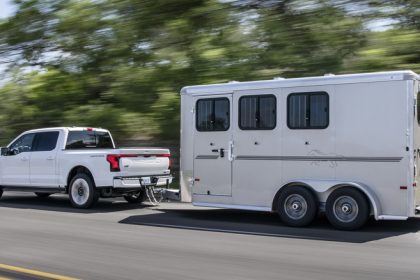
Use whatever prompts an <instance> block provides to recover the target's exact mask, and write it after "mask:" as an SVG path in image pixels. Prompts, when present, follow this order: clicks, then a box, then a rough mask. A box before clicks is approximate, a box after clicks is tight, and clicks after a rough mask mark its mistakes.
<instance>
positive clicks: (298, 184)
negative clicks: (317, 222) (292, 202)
mask: <svg viewBox="0 0 420 280" xmlns="http://www.w3.org/2000/svg"><path fill="white" fill-rule="evenodd" d="M290 187H303V188H305V189H307V190H309V191H310V192H311V193H312V194H313V195H314V196H315V198H317V195H316V192H315V190H314V189H313V188H312V187H311V186H310V185H308V184H307V183H305V182H303V181H294V182H289V183H287V184H285V185H283V186H282V187H281V188H280V189H279V190H278V191H277V192H276V194H275V195H274V198H273V201H272V205H271V209H272V211H276V210H277V200H278V198H279V196H280V194H281V192H282V191H284V190H285V189H286V188H290Z"/></svg>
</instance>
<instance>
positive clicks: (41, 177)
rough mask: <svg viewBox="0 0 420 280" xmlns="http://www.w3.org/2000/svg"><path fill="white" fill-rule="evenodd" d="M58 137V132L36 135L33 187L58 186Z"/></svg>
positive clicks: (31, 164)
mask: <svg viewBox="0 0 420 280" xmlns="http://www.w3.org/2000/svg"><path fill="white" fill-rule="evenodd" d="M58 135H59V132H58V131H47V132H38V133H36V135H35V140H34V145H33V148H32V154H31V160H30V170H31V171H30V183H31V186H36V187H57V186H58V180H57V172H56V170H57V167H56V166H57V149H58V148H57V140H58Z"/></svg>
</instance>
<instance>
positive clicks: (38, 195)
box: [35, 192, 52, 198]
mask: <svg viewBox="0 0 420 280" xmlns="http://www.w3.org/2000/svg"><path fill="white" fill-rule="evenodd" d="M35 194H36V196H37V197H41V198H43V197H49V196H50V195H52V193H43V192H36V193H35Z"/></svg>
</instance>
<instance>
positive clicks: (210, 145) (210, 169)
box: [193, 94, 232, 196]
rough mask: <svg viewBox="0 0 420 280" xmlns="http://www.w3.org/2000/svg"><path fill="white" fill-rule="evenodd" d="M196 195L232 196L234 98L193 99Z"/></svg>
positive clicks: (224, 95) (227, 95) (223, 96)
mask: <svg viewBox="0 0 420 280" xmlns="http://www.w3.org/2000/svg"><path fill="white" fill-rule="evenodd" d="M194 104H195V106H194V108H195V121H194V123H195V128H194V153H193V156H194V179H195V182H194V186H193V194H194V195H224V196H231V194H232V191H231V184H232V174H231V171H232V161H231V160H232V159H231V150H230V149H231V141H232V123H231V116H232V94H223V95H217V96H216V97H215V96H214V95H212V96H211V97H210V96H200V97H195V98H194Z"/></svg>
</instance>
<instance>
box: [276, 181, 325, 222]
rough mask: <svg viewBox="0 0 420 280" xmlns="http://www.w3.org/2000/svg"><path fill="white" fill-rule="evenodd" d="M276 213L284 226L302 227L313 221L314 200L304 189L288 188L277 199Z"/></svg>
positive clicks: (315, 210)
mask: <svg viewBox="0 0 420 280" xmlns="http://www.w3.org/2000/svg"><path fill="white" fill-rule="evenodd" d="M277 211H278V213H279V216H280V219H281V220H282V222H283V223H285V224H286V225H289V226H294V227H303V226H306V225H308V224H310V223H311V222H312V221H313V220H314V219H315V216H316V214H317V204H316V199H315V197H314V195H313V194H312V192H311V191H310V190H308V189H306V188H304V187H299V186H296V187H288V188H286V189H285V190H283V191H282V192H281V194H280V196H279V198H278V204H277Z"/></svg>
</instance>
